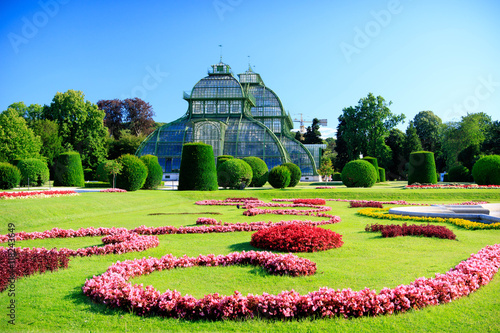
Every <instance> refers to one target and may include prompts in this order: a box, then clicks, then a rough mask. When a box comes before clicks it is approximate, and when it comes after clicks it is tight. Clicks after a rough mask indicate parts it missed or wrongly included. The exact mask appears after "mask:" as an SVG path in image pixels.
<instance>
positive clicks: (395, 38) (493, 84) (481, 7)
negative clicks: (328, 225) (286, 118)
mask: <svg viewBox="0 0 500 333" xmlns="http://www.w3.org/2000/svg"><path fill="white" fill-rule="evenodd" d="M499 17H500V2H498V1H497V0H490V1H487V0H477V1H473V0H467V1H466V0H455V1H447V0H444V1H430V0H429V1H428V0H421V1H417V0H413V1H411V0H400V1H397V0H390V1H376V0H372V1H350V2H348V1H331V0H330V1H327V0H325V1H323V0H320V1H311V2H306V1H281V0H278V1H269V0H268V1H263V0H253V1H250V0H206V1H202V0H192V1H188V0H186V1H142V2H139V1H127V0H123V1H113V2H111V1H109V2H108V1H92V0H89V1H77V0H41V1H23V0H19V1H2V4H1V5H0V22H1V23H0V37H1V38H0V52H1V53H0V57H1V59H2V60H1V61H0V73H1V75H0V91H1V93H0V110H4V109H6V108H7V106H8V105H10V104H12V103H14V102H18V101H24V102H25V103H26V104H31V103H37V104H42V105H43V104H50V102H51V100H52V98H53V97H54V95H55V94H56V92H58V91H60V92H64V91H66V90H68V89H74V90H81V91H83V93H84V94H85V96H86V98H87V99H88V100H90V101H91V102H94V103H96V102H97V101H98V100H100V99H114V98H119V99H123V98H127V97H136V96H137V97H140V98H142V99H144V100H145V101H147V102H149V103H151V105H152V106H153V108H154V111H155V113H156V117H155V120H156V121H161V122H170V121H173V120H175V119H177V118H179V117H180V116H181V115H182V114H184V113H185V111H186V109H187V102H186V101H184V100H183V99H182V92H183V91H190V90H191V89H192V87H193V86H194V85H195V84H196V82H197V81H198V80H200V79H201V78H203V77H204V76H206V74H207V70H208V68H209V66H210V65H212V64H214V63H216V62H218V61H219V55H220V48H219V45H223V47H222V54H223V61H224V62H225V63H227V64H229V65H230V66H231V67H232V70H233V72H234V74H238V73H242V72H244V71H245V70H246V69H247V68H248V63H249V58H248V56H250V63H251V65H252V66H254V67H253V68H254V71H256V72H258V73H260V74H261V75H262V78H263V79H264V82H265V83H266V85H267V86H269V87H270V88H271V89H273V90H274V91H275V92H276V93H277V94H278V96H280V98H281V100H282V102H283V104H284V106H285V109H286V110H288V111H289V112H290V113H291V115H292V117H294V118H295V117H300V116H299V115H298V114H299V113H302V114H303V115H304V118H305V119H306V120H311V119H312V118H314V117H317V118H326V119H328V126H326V127H325V128H322V129H321V130H322V132H323V134H324V137H326V136H331V135H333V129H334V128H335V127H336V126H337V118H338V116H339V115H340V114H341V112H342V109H343V108H344V107H348V106H352V105H356V104H357V102H358V100H359V99H360V98H362V97H365V96H366V95H367V94H368V93H369V92H372V93H374V94H375V95H381V96H383V97H384V98H385V99H386V100H387V101H392V102H393V104H392V105H391V110H392V112H393V113H396V114H400V113H404V114H405V115H406V117H407V121H406V122H405V124H403V125H401V126H399V127H400V128H401V129H405V128H406V126H407V124H408V120H411V119H412V118H413V117H414V116H415V114H416V113H418V112H419V111H422V110H432V111H433V112H434V113H436V114H437V115H438V116H439V117H441V118H442V119H443V121H444V122H448V121H456V120H459V119H460V117H461V116H463V115H465V114H467V112H469V113H473V112H486V113H487V114H489V115H491V116H492V118H493V120H498V119H499V114H500V38H499V37H498V34H499V32H500V20H499V19H498V18H499ZM296 128H298V124H297V126H296Z"/></svg>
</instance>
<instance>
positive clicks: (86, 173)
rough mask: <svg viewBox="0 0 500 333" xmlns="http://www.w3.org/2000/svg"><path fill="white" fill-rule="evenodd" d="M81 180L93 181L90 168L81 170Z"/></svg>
mask: <svg viewBox="0 0 500 333" xmlns="http://www.w3.org/2000/svg"><path fill="white" fill-rule="evenodd" d="M83 178H84V179H85V181H89V180H94V179H93V178H94V173H93V171H92V169H90V168H86V169H83Z"/></svg>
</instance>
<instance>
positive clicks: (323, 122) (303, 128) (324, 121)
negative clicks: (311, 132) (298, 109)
mask: <svg viewBox="0 0 500 333" xmlns="http://www.w3.org/2000/svg"><path fill="white" fill-rule="evenodd" d="M297 114H299V115H300V119H298V118H295V119H294V120H293V121H294V122H297V123H300V128H299V130H300V133H302V134H304V133H305V132H306V126H305V125H304V123H312V121H310V120H304V118H303V117H302V115H303V114H302V113H297ZM319 124H320V125H321V126H327V125H328V120H327V119H319Z"/></svg>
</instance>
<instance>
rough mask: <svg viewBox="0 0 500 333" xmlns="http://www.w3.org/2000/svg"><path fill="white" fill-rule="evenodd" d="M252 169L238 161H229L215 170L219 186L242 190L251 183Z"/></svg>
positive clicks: (243, 162)
mask: <svg viewBox="0 0 500 333" xmlns="http://www.w3.org/2000/svg"><path fill="white" fill-rule="evenodd" d="M252 176H253V172H252V167H251V166H250V165H249V164H248V163H247V162H245V161H243V160H240V159H234V158H233V159H229V160H227V161H225V162H224V163H222V164H221V165H220V166H219V168H218V169H217V182H218V183H219V186H222V187H224V188H232V189H240V190H242V189H244V188H245V187H247V186H248V185H250V183H251V182H252Z"/></svg>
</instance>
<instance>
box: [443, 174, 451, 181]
mask: <svg viewBox="0 0 500 333" xmlns="http://www.w3.org/2000/svg"><path fill="white" fill-rule="evenodd" d="M449 181H450V175H449V174H448V173H445V174H444V175H443V182H449Z"/></svg>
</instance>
